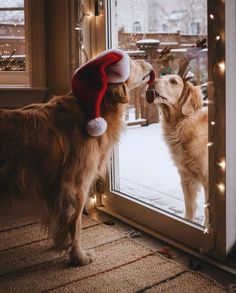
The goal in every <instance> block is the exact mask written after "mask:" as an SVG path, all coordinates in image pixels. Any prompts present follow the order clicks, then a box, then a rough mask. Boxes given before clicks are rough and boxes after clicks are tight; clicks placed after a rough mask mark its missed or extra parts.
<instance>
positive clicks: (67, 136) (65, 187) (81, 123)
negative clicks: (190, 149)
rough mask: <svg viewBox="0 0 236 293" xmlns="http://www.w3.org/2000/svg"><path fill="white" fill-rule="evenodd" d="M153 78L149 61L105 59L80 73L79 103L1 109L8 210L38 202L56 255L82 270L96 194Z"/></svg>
mask: <svg viewBox="0 0 236 293" xmlns="http://www.w3.org/2000/svg"><path fill="white" fill-rule="evenodd" d="M150 74H151V75H152V77H153V74H154V73H153V71H152V67H151V65H150V64H148V63H146V62H145V61H143V60H131V59H130V58H129V57H128V55H127V54H125V53H124V52H122V51H121V50H111V51H106V52H105V53H104V54H102V55H100V56H98V57H97V58H95V59H93V60H91V61H89V62H88V63H87V64H85V65H84V66H82V67H81V68H79V70H78V71H77V72H76V73H75V75H74V77H73V79H72V91H73V95H72V96H58V97H54V98H53V99H52V100H50V101H49V102H47V103H42V104H33V105H30V106H27V107H24V108H21V109H16V110H4V109H0V190H1V193H0V200H1V204H2V203H3V201H4V200H6V199H8V198H10V197H18V198H19V197H22V198H27V197H31V198H33V199H34V200H36V202H38V203H39V205H38V206H40V208H39V209H40V211H41V216H42V221H43V223H44V225H46V226H47V227H48V229H49V232H50V233H51V235H52V237H53V241H54V244H55V247H57V248H58V249H60V250H64V249H66V250H68V252H69V255H70V259H71V261H72V262H73V263H74V264H76V265H86V264H88V263H90V262H91V261H92V260H93V258H94V253H93V252H92V251H85V250H83V248H82V247H81V217H82V211H83V208H84V205H85V202H86V199H87V197H88V193H89V190H90V188H91V185H92V184H93V182H94V180H95V179H96V178H97V177H98V176H99V175H100V173H101V170H103V169H104V165H105V162H106V159H107V157H108V155H109V152H110V150H111V148H112V147H113V146H114V144H116V143H117V142H118V140H119V136H120V133H121V131H122V128H123V113H124V104H125V103H127V102H128V92H129V90H130V89H132V88H133V87H136V86H140V85H142V84H145V83H147V82H148V81H150ZM110 76H111V77H110Z"/></svg>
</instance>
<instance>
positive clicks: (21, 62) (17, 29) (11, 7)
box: [0, 0, 25, 71]
mask: <svg viewBox="0 0 236 293" xmlns="http://www.w3.org/2000/svg"><path fill="white" fill-rule="evenodd" d="M0 71H25V16H24V1H23V0H1V4H0Z"/></svg>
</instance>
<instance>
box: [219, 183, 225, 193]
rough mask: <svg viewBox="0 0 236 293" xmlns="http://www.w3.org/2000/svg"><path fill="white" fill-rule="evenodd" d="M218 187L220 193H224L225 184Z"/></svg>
mask: <svg viewBox="0 0 236 293" xmlns="http://www.w3.org/2000/svg"><path fill="white" fill-rule="evenodd" d="M217 186H218V188H219V190H220V192H224V191H225V185H224V184H223V183H220V184H218V185H217Z"/></svg>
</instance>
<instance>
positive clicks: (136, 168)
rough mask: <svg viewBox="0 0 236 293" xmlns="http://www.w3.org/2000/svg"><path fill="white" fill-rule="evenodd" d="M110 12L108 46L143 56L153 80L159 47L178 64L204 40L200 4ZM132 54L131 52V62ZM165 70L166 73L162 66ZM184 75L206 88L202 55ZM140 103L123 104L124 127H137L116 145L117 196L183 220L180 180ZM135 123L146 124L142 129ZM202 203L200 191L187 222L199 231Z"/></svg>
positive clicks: (159, 1) (128, 6) (139, 96)
mask: <svg viewBox="0 0 236 293" xmlns="http://www.w3.org/2000/svg"><path fill="white" fill-rule="evenodd" d="M115 8H116V13H115V14H114V18H113V27H112V32H113V35H112V38H113V46H114V47H117V46H118V47H119V48H121V49H123V50H125V51H127V52H129V51H130V54H131V57H133V58H139V57H137V56H138V51H139V50H145V54H146V58H147V59H149V61H150V62H151V64H152V65H153V66H154V68H155V69H156V73H157V75H158V74H159V73H160V71H158V68H161V67H158V66H157V65H156V64H157V60H158V52H160V51H161V50H162V49H163V48H165V46H168V47H169V48H171V52H172V54H173V58H174V59H175V60H178V58H179V60H180V59H181V58H182V57H183V56H184V55H185V52H186V50H187V49H188V48H190V47H192V46H194V45H195V44H196V41H198V40H202V39H204V38H205V39H207V1H206V0H190V1H188V0H150V1H143V0H119V1H115ZM140 40H145V42H146V43H145V46H146V47H145V46H143V47H142V48H141V49H140V47H139V46H138V45H137V44H138V43H139V41H140ZM155 40H158V41H159V45H157V47H155V48H154V47H151V45H150V44H152V43H153V44H154V43H155V42H154V41H155ZM154 50H156V51H155V52H154ZM132 52H135V54H134V55H133V56H132ZM176 52H178V54H177V53H176ZM175 54H176V55H175ZM140 56H141V55H140ZM165 66H167V67H168V64H167V65H165ZM169 69H170V68H169ZM188 70H189V71H190V72H191V74H192V76H193V83H194V84H195V85H203V84H204V83H206V82H207V80H208V56H207V50H205V51H203V52H202V54H201V55H200V56H199V58H198V59H197V60H193V61H192V62H191V63H190V64H189V67H188ZM144 100H145V94H144V93H143V92H142V90H140V92H139V90H136V91H134V92H133V94H132V98H131V101H130V102H129V111H128V115H127V116H128V117H126V121H127V122H129V123H130V122H131V124H132V122H134V124H137V125H135V126H128V128H127V130H126V132H125V133H124V134H123V135H122V138H121V140H120V144H119V157H118V160H117V161H116V162H117V165H119V166H116V168H117V170H119V171H118V174H119V175H118V176H117V178H116V180H117V182H116V188H117V189H119V190H117V191H119V192H120V193H123V194H125V195H128V196H130V197H132V198H134V199H136V200H139V201H140V203H141V202H144V203H145V204H148V205H150V206H152V207H155V208H158V209H161V210H164V211H165V212H168V213H171V214H172V215H175V216H178V217H181V218H184V213H185V205H184V195H183V192H182V187H181V182H180V176H179V173H178V170H177V168H176V166H175V165H174V162H173V160H172V158H171V156H170V153H169V150H168V147H167V145H166V143H165V141H164V139H163V137H162V126H161V115H160V113H159V114H158V112H156V111H155V109H154V108H153V109H149V110H150V112H149V113H147V112H148V111H149V110H147V111H146V109H147V107H149V106H146V105H145V102H143V101H144ZM153 110H154V111H153ZM155 116H158V118H157V119H156V118H155ZM139 119H141V120H142V119H143V120H145V121H146V122H144V123H143V124H144V125H143V126H141V124H142V123H139V122H138V121H139ZM141 120H140V121H141ZM145 124H146V125H145ZM204 201H205V199H204V191H203V189H201V190H200V191H199V194H198V210H197V215H196V217H195V219H194V220H193V222H194V223H196V224H198V225H201V226H202V225H203V223H204V208H203V205H204Z"/></svg>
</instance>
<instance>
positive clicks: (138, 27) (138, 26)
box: [133, 21, 141, 32]
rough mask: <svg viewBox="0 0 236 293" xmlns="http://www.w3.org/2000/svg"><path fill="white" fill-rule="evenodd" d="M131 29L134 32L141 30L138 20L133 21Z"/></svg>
mask: <svg viewBox="0 0 236 293" xmlns="http://www.w3.org/2000/svg"><path fill="white" fill-rule="evenodd" d="M133 30H134V32H141V23H140V22H139V21H135V23H134V27H133Z"/></svg>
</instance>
